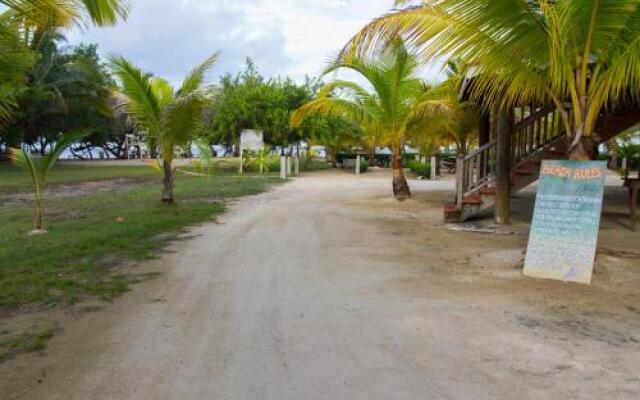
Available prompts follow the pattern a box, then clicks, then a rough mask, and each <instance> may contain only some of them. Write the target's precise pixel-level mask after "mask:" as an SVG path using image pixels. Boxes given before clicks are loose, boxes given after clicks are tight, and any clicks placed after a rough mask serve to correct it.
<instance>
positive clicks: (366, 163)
mask: <svg viewBox="0 0 640 400" xmlns="http://www.w3.org/2000/svg"><path fill="white" fill-rule="evenodd" d="M368 169H369V161H367V160H365V159H364V158H362V159H360V172H367V170H368Z"/></svg>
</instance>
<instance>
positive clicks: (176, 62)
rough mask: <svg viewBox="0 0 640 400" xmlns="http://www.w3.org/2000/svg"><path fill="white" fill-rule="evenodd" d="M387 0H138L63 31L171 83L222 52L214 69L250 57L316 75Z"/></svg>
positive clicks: (270, 67)
mask: <svg viewBox="0 0 640 400" xmlns="http://www.w3.org/2000/svg"><path fill="white" fill-rule="evenodd" d="M391 5H392V1H391V0H305V1H299V0H136V2H135V4H134V8H133V10H132V12H131V15H130V17H129V19H128V21H127V22H125V23H121V24H119V25H117V26H115V27H111V28H90V29H89V30H87V31H85V32H78V31H74V32H71V33H70V34H69V39H70V42H71V43H78V42H95V43H98V44H99V47H100V50H101V52H102V53H103V54H105V55H106V54H123V55H124V56H126V57H128V58H130V59H132V60H134V61H135V62H136V63H137V64H139V65H140V66H141V67H143V68H144V69H146V70H149V71H153V72H154V73H156V74H157V75H160V76H164V77H166V78H168V79H170V80H171V81H173V82H175V83H177V82H179V80H180V78H181V77H182V76H183V75H184V74H185V73H186V72H187V71H188V70H190V69H191V68H192V67H193V66H194V65H195V64H197V63H198V62H199V61H201V60H203V59H204V58H205V57H207V56H208V55H209V54H211V53H212V52H214V51H217V50H220V51H221V52H222V54H221V58H220V62H219V63H218V65H217V66H216V74H215V75H221V74H222V73H225V72H231V73H235V72H237V71H238V70H239V69H241V68H242V65H243V63H244V59H245V57H251V58H252V59H254V61H255V62H256V64H257V66H258V69H259V70H260V72H261V73H263V74H264V75H266V76H276V75H290V76H291V77H293V78H294V79H297V80H300V79H302V78H303V77H304V75H318V74H319V73H320V72H321V71H322V69H323V68H324V67H325V66H326V64H327V61H328V60H329V59H330V58H331V57H332V56H333V55H335V54H336V53H337V52H338V51H339V50H340V48H341V47H342V46H343V45H344V44H345V43H346V42H347V40H348V39H349V38H350V37H351V36H352V35H353V34H355V33H356V32H357V31H358V29H359V28H360V27H362V26H363V25H364V24H365V23H367V22H368V21H370V20H371V19H372V18H375V17H377V16H380V15H382V14H383V13H385V12H386V11H387V10H388V9H389V7H390V6H391Z"/></svg>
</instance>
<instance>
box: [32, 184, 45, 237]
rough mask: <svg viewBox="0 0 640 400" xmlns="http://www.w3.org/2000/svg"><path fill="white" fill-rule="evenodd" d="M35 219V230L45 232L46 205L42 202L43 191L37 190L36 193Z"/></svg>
mask: <svg viewBox="0 0 640 400" xmlns="http://www.w3.org/2000/svg"><path fill="white" fill-rule="evenodd" d="M34 212H35V213H34V217H33V230H34V231H42V230H43V224H42V220H43V215H44V205H43V202H42V190H41V189H36V193H35V209H34Z"/></svg>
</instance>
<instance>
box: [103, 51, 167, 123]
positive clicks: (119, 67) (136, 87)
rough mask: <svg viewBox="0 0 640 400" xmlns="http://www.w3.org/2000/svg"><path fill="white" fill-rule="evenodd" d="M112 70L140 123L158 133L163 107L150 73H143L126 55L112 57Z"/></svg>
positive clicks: (128, 104) (129, 107) (130, 109)
mask: <svg viewBox="0 0 640 400" xmlns="http://www.w3.org/2000/svg"><path fill="white" fill-rule="evenodd" d="M110 65H111V70H112V72H113V74H114V75H116V76H117V77H118V79H119V80H120V83H121V91H122V94H124V95H125V96H126V97H127V107H128V110H129V112H130V113H131V114H132V115H133V116H134V118H135V120H136V122H137V123H138V125H139V126H140V127H141V128H142V129H145V130H147V131H148V132H149V134H150V135H157V134H158V133H159V132H160V127H161V121H162V107H161V105H160V100H159V99H158V97H157V96H156V92H155V91H154V88H153V80H152V77H151V75H150V74H146V73H143V72H142V70H140V69H139V68H138V67H136V66H135V65H133V64H132V63H131V62H130V61H128V60H127V59H125V58H124V57H112V58H111V59H110Z"/></svg>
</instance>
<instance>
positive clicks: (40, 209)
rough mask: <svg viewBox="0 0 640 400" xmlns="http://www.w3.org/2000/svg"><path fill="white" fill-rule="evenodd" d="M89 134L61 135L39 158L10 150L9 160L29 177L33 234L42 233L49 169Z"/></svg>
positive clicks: (88, 131) (23, 150) (20, 151)
mask: <svg viewBox="0 0 640 400" xmlns="http://www.w3.org/2000/svg"><path fill="white" fill-rule="evenodd" d="M89 133H91V131H90V130H84V131H78V132H74V133H69V134H65V135H62V137H61V138H60V139H58V140H57V141H56V143H55V144H54V146H53V148H52V150H51V151H50V152H49V153H47V154H45V155H43V156H41V157H34V156H33V155H32V154H31V152H29V151H27V150H25V149H24V148H21V149H11V150H10V154H11V159H12V160H13V161H14V163H15V164H16V165H17V166H19V167H21V168H24V169H26V170H27V171H28V172H29V176H30V177H31V182H32V184H33V193H34V218H33V233H44V232H45V230H44V225H43V218H44V203H43V199H42V194H43V193H44V189H45V184H46V181H47V175H48V174H49V171H51V168H53V166H54V165H55V164H56V162H57V161H58V157H60V154H62V152H63V151H65V150H66V149H67V148H68V147H69V146H71V145H72V144H73V143H75V142H77V141H79V140H81V139H82V138H84V137H85V136H87V135H88V134H89Z"/></svg>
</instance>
